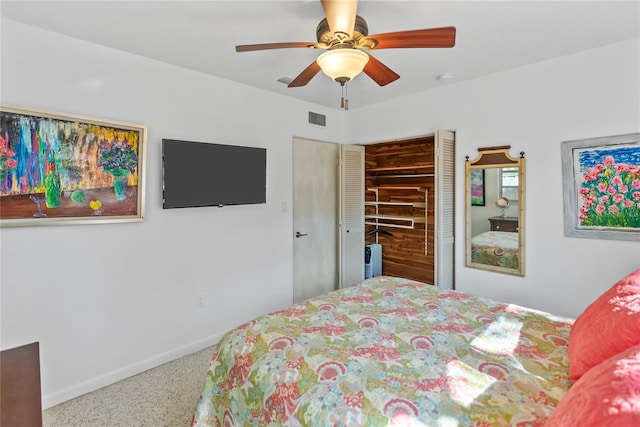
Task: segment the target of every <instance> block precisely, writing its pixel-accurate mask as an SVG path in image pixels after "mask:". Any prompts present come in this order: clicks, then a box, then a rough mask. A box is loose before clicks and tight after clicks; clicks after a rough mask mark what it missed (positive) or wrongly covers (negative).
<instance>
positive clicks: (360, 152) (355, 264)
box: [340, 145, 364, 287]
mask: <svg viewBox="0 0 640 427" xmlns="http://www.w3.org/2000/svg"><path fill="white" fill-rule="evenodd" d="M340 165H341V167H340V172H341V173H340V175H341V176H340V181H341V182H340V259H341V262H340V285H341V286H342V287H344V286H349V285H353V284H354V283H356V282H359V281H361V280H363V279H364V147H363V146H360V145H342V146H341V158H340Z"/></svg>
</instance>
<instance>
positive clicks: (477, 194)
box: [469, 169, 485, 206]
mask: <svg viewBox="0 0 640 427" xmlns="http://www.w3.org/2000/svg"><path fill="white" fill-rule="evenodd" d="M469 179H470V180H471V206H484V205H485V200H484V169H471V170H470V171H469Z"/></svg>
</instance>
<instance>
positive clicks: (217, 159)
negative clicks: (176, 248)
mask: <svg viewBox="0 0 640 427" xmlns="http://www.w3.org/2000/svg"><path fill="white" fill-rule="evenodd" d="M162 181H163V182H162V188H163V190H162V207H163V208H164V209H171V208H188V207H199V206H225V205H248V204H258V203H266V202H267V149H266V148H255V147H241V146H235V145H223V144H210V143H204V142H192V141H178V140H174V139H163V140H162Z"/></svg>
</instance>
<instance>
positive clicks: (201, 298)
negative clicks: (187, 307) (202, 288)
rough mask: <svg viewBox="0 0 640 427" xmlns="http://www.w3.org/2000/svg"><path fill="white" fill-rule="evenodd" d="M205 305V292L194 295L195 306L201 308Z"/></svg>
mask: <svg viewBox="0 0 640 427" xmlns="http://www.w3.org/2000/svg"><path fill="white" fill-rule="evenodd" d="M206 305H207V296H206V295H205V294H200V295H197V296H196V307H197V308H202V307H204V306H206Z"/></svg>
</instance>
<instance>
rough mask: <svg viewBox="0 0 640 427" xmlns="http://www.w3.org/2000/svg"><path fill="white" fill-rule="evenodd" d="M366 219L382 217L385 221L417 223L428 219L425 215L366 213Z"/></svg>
mask: <svg viewBox="0 0 640 427" xmlns="http://www.w3.org/2000/svg"><path fill="white" fill-rule="evenodd" d="M364 218H365V219H381V220H383V221H410V222H412V223H415V224H419V223H424V222H425V221H426V219H425V217H423V216H399V215H365V216H364Z"/></svg>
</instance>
